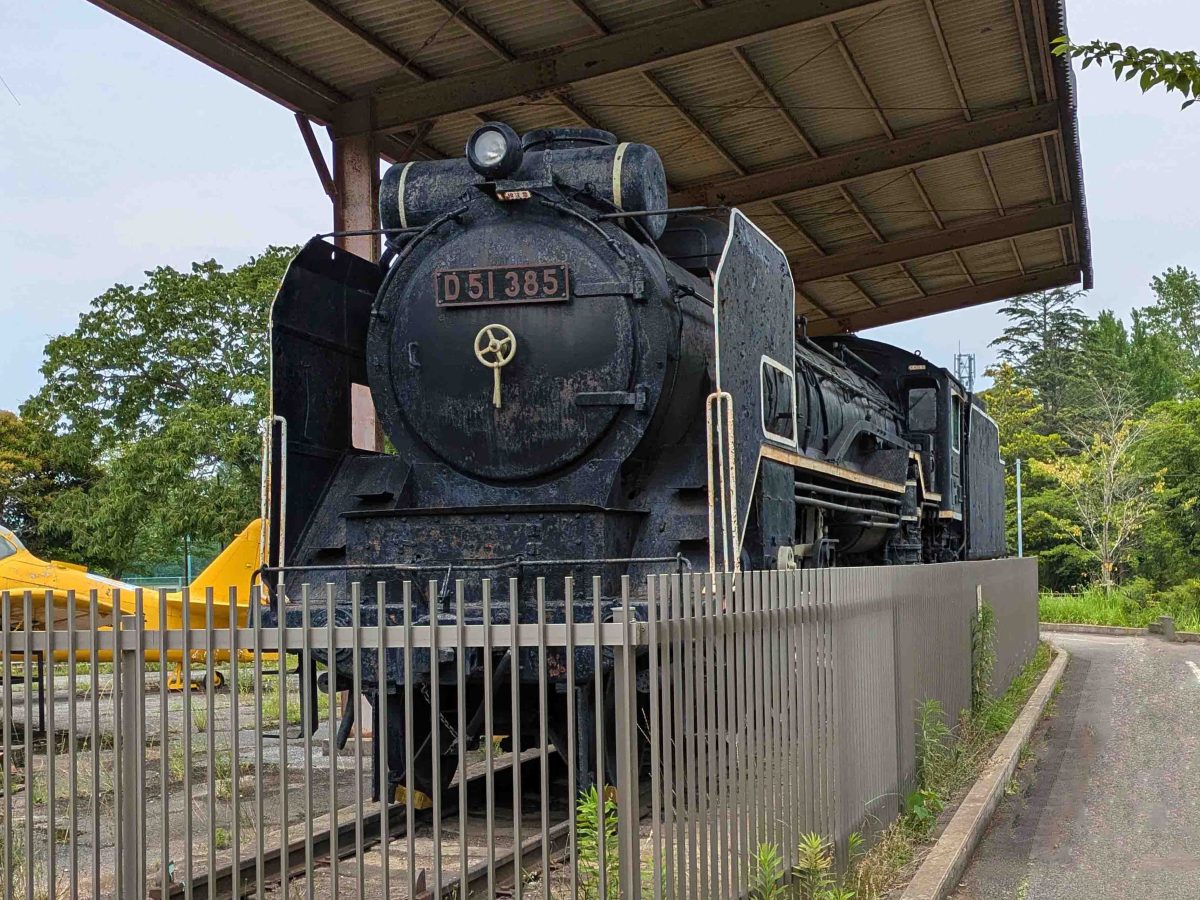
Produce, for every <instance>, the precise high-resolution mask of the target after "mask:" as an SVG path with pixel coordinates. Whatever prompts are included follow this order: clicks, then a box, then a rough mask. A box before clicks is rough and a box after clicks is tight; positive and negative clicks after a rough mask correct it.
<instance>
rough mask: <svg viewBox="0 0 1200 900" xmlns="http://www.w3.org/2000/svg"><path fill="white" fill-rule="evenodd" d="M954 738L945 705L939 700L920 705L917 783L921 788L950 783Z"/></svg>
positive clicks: (918, 711)
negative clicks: (944, 708) (947, 721)
mask: <svg viewBox="0 0 1200 900" xmlns="http://www.w3.org/2000/svg"><path fill="white" fill-rule="evenodd" d="M953 740H954V734H953V732H951V730H950V729H949V727H948V726H947V725H946V713H945V710H943V709H942V704H941V703H939V702H938V701H937V700H926V701H925V702H924V703H922V704H921V705H920V706H919V707H918V708H917V783H918V784H919V785H920V786H921V787H923V788H936V787H940V786H942V785H944V784H946V782H947V779H948V774H949V772H950V770H951V768H952V767H953V765H954V756H955V754H954V748H953Z"/></svg>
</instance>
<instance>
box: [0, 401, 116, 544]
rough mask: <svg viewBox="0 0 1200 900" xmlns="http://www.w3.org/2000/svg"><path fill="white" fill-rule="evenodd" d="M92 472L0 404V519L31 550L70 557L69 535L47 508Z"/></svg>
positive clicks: (91, 478)
mask: <svg viewBox="0 0 1200 900" xmlns="http://www.w3.org/2000/svg"><path fill="white" fill-rule="evenodd" d="M97 475H98V472H97V471H96V470H95V468H94V467H92V466H90V465H89V464H87V463H86V462H81V461H80V460H79V459H78V458H76V457H73V456H72V455H71V454H70V453H69V452H67V446H66V443H65V442H64V441H62V440H59V439H56V438H55V437H54V436H53V435H47V434H45V433H43V432H41V431H40V430H39V429H38V428H37V427H36V426H35V425H34V424H33V423H32V422H30V421H28V420H27V419H22V418H21V417H20V416H18V415H16V414H15V413H11V412H8V411H6V410H0V525H3V526H4V527H5V528H8V529H11V530H12V531H15V532H16V533H17V534H18V535H19V536H20V538H21V541H22V542H23V543H24V544H25V545H26V546H27V547H28V548H29V549H30V551H31V552H33V553H35V554H37V555H39V556H42V557H49V558H53V559H65V560H68V561H75V560H77V559H78V555H77V554H76V553H73V552H72V549H71V548H70V546H69V545H68V543H67V538H68V537H69V535H67V534H66V533H64V531H63V530H62V529H61V528H56V527H55V525H54V522H53V521H52V519H51V518H50V517H49V516H48V515H47V510H48V509H49V508H50V507H51V505H52V504H53V503H54V502H55V500H56V498H58V497H60V496H62V495H63V494H64V493H65V492H68V491H71V490H74V489H78V488H81V487H86V486H87V485H89V484H91V483H92V482H93V481H94V480H95V478H96V477H97Z"/></svg>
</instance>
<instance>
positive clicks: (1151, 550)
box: [1138, 376, 1200, 587]
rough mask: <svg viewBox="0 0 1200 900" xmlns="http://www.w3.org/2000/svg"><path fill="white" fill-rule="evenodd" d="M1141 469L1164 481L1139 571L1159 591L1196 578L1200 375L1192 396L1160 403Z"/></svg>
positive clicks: (1151, 417)
mask: <svg viewBox="0 0 1200 900" xmlns="http://www.w3.org/2000/svg"><path fill="white" fill-rule="evenodd" d="M1138 464H1139V466H1140V468H1141V469H1142V470H1143V471H1145V472H1147V473H1149V474H1150V475H1151V477H1153V478H1155V479H1157V480H1159V481H1160V483H1161V485H1162V487H1161V491H1160V494H1159V497H1158V499H1159V503H1158V508H1159V510H1160V514H1159V515H1158V516H1156V517H1154V519H1153V520H1152V521H1150V522H1149V523H1147V533H1146V539H1145V540H1144V541H1143V544H1142V548H1141V550H1140V555H1141V557H1142V559H1141V564H1140V566H1139V571H1140V572H1141V573H1142V574H1144V575H1146V576H1147V577H1149V578H1150V579H1151V580H1152V581H1154V582H1155V583H1156V584H1157V585H1158V586H1159V587H1167V586H1169V585H1172V584H1179V583H1181V582H1183V581H1186V580H1187V579H1189V578H1195V577H1196V559H1197V557H1200V376H1196V377H1193V379H1192V380H1191V382H1190V383H1189V390H1188V392H1187V395H1186V396H1184V397H1183V398H1181V399H1177V400H1176V399H1172V400H1167V401H1163V402H1161V403H1157V404H1155V405H1154V406H1153V407H1151V409H1150V411H1149V414H1148V415H1147V417H1146V433H1145V439H1144V440H1143V441H1142V442H1141V444H1140V446H1139V448H1138Z"/></svg>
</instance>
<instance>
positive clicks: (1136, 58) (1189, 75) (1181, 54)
mask: <svg viewBox="0 0 1200 900" xmlns="http://www.w3.org/2000/svg"><path fill="white" fill-rule="evenodd" d="M1050 43H1051V45H1052V50H1051V52H1052V53H1054V55H1055V56H1069V57H1072V58H1082V59H1083V68H1085V69H1086V68H1087V67H1088V66H1090V65H1092V64H1095V65H1097V66H1099V67H1101V68H1103V66H1104V64H1105V63H1108V64H1109V65H1111V66H1112V70H1113V77H1114V78H1116V79H1117V80H1118V81H1119V80H1121V78H1122V77H1123V78H1124V79H1125V80H1126V81H1132V80H1133V79H1134V78H1137V79H1138V86H1139V87H1141V89H1142V93H1143V94H1144V93H1146V92H1147V91H1148V90H1150V89H1151V88H1153V87H1156V86H1158V85H1162V86H1163V87H1165V88H1166V89H1167V91H1168V92H1172V93H1173V92H1175V91H1179V93H1181V94H1182V95H1183V97H1184V101H1183V107H1182V108H1183V109H1187V108H1188V107H1189V106H1191V105H1192V104H1193V103H1195V102H1196V99H1197V95H1200V66H1198V65H1197V61H1196V53H1195V51H1192V50H1184V51H1171V50H1156V49H1155V48H1153V47H1142V48H1138V47H1133V46H1129V45H1125V46H1122V45H1121V44H1118V43H1116V42H1105V41H1092V42H1091V43H1090V44H1076V43H1073V42H1072V41H1071V39H1070V38H1069V37H1067V36H1066V35H1065V34H1064V35H1061V36H1059V37H1057V38H1055V39H1054V40H1053V41H1051V42H1050Z"/></svg>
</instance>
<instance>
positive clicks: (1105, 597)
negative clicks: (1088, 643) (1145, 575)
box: [1038, 579, 1200, 631]
mask: <svg viewBox="0 0 1200 900" xmlns="http://www.w3.org/2000/svg"><path fill="white" fill-rule="evenodd" d="M1038 614H1039V617H1040V618H1041V620H1042V621H1043V622H1062V623H1070V624H1076V625H1116V626H1120V627H1124V628H1145V627H1146V626H1147V625H1149V624H1150V623H1151V622H1154V621H1156V620H1157V619H1158V617H1159V616H1171V617H1173V618H1174V619H1175V627H1176V628H1177V629H1178V630H1180V631H1200V579H1192V580H1191V581H1186V582H1184V583H1183V584H1180V585H1176V586H1175V587H1172V588H1168V589H1167V590H1162V591H1155V590H1152V589H1151V585H1150V583H1149V582H1147V581H1146V580H1145V579H1133V580H1132V581H1130V582H1129V583H1127V584H1124V585H1121V586H1119V587H1115V588H1113V589H1112V590H1110V591H1105V590H1104V589H1103V588H1101V587H1097V586H1093V587H1089V588H1086V589H1084V590H1082V591H1079V592H1077V593H1073V594H1054V593H1044V594H1042V595H1041V597H1040V598H1039V599H1038Z"/></svg>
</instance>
